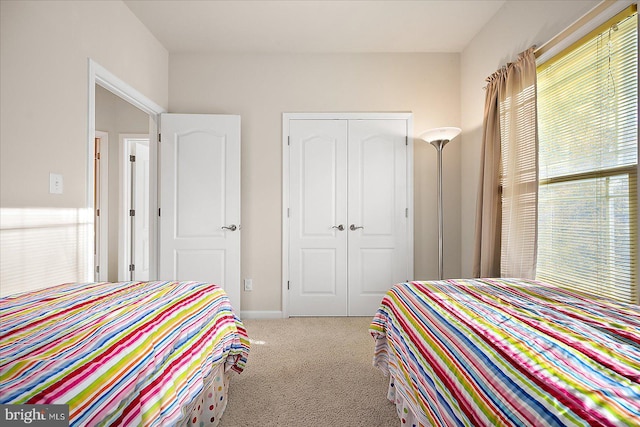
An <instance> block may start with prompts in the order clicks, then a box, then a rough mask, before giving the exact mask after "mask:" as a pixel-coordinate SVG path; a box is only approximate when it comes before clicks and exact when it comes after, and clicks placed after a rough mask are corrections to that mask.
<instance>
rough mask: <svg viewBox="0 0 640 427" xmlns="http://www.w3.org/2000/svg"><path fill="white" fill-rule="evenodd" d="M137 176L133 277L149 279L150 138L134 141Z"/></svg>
mask: <svg viewBox="0 0 640 427" xmlns="http://www.w3.org/2000/svg"><path fill="white" fill-rule="evenodd" d="M134 155H135V159H136V161H135V177H134V180H133V188H134V190H133V195H134V197H133V200H134V205H133V206H134V207H133V209H135V212H136V214H135V216H134V217H133V218H134V221H133V223H134V226H133V228H134V231H133V236H134V237H135V239H134V244H133V265H135V270H134V271H133V278H134V279H135V280H149V278H150V275H149V267H150V265H149V261H150V259H149V256H150V254H149V248H150V242H149V220H150V215H149V188H150V184H149V140H148V139H146V140H135V141H134Z"/></svg>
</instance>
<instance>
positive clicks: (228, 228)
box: [222, 224, 238, 231]
mask: <svg viewBox="0 0 640 427" xmlns="http://www.w3.org/2000/svg"><path fill="white" fill-rule="evenodd" d="M222 229H223V230H229V231H236V230H237V229H238V227H236V225H235V224H231V225H230V226H228V227H226V226H224V225H223V226H222Z"/></svg>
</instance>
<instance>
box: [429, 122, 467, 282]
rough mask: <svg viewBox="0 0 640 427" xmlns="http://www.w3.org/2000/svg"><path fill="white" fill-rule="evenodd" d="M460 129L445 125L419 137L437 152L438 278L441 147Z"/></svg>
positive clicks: (441, 225) (440, 267) (440, 266)
mask: <svg viewBox="0 0 640 427" xmlns="http://www.w3.org/2000/svg"><path fill="white" fill-rule="evenodd" d="M461 131H462V130H461V129H460V128H453V127H446V128H436V129H430V130H428V131H426V132H424V133H423V134H422V135H420V139H422V140H424V141H426V142H428V143H429V144H431V145H433V146H434V147H435V149H436V151H437V152H438V279H439V280H442V278H443V272H442V270H443V267H444V260H443V238H442V236H443V228H444V220H443V217H442V149H443V148H444V146H445V145H447V143H448V142H449V141H451V140H452V139H453V138H455V137H456V136H458V135H459V134H460V132H461Z"/></svg>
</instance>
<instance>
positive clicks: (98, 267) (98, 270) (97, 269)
mask: <svg viewBox="0 0 640 427" xmlns="http://www.w3.org/2000/svg"><path fill="white" fill-rule="evenodd" d="M96 273H98V274H100V266H99V265H96Z"/></svg>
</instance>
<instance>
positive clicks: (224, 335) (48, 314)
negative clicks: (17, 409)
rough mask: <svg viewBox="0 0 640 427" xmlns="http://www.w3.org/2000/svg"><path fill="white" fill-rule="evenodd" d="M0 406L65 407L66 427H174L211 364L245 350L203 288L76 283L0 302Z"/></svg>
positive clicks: (239, 356) (217, 291) (237, 359)
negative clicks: (161, 426)
mask: <svg viewBox="0 0 640 427" xmlns="http://www.w3.org/2000/svg"><path fill="white" fill-rule="evenodd" d="M0 319H1V322H0V334H1V335H0V403H3V404H9V403H11V404H20V403H30V404H40V403H42V404H50V403H58V404H61V403H62V404H68V405H69V418H70V424H71V425H72V426H92V425H96V424H100V425H112V424H113V425H123V426H134V425H144V426H147V425H148V426H151V425H154V426H158V425H167V426H173V425H177V424H178V423H182V421H181V419H182V418H183V414H182V408H183V407H186V405H188V404H189V403H190V402H191V401H192V400H193V399H194V398H195V397H196V396H198V395H199V392H200V391H201V390H202V388H203V383H204V382H205V379H206V380H207V381H208V380H209V378H207V375H208V374H209V373H210V372H211V370H212V368H213V367H214V366H217V365H219V364H226V368H227V369H233V370H235V371H237V372H241V371H242V370H243V368H244V365H245V362H246V358H247V355H248V351H249V340H248V338H247V334H246V331H245V329H244V326H243V324H242V322H241V321H240V320H239V319H238V318H237V317H236V315H235V314H234V312H233V310H232V307H231V304H230V302H229V299H228V297H227V295H226V293H225V292H224V291H223V290H222V289H221V288H219V287H217V286H215V285H212V284H208V283H200V282H125V283H73V284H65V285H61V286H56V287H53V288H47V289H43V290H41V291H37V292H33V293H25V294H19V295H15V296H11V297H6V298H1V299H0Z"/></svg>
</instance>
